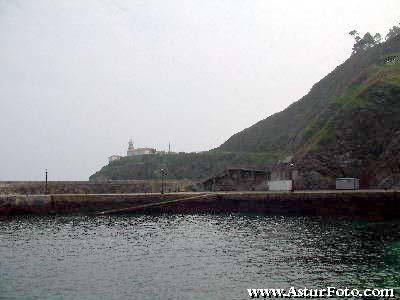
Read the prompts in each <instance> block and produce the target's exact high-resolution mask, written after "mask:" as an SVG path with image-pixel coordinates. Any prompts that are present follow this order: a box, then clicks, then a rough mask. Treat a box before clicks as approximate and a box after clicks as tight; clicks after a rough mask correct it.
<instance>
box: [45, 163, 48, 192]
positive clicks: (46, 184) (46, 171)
mask: <svg viewBox="0 0 400 300" xmlns="http://www.w3.org/2000/svg"><path fill="white" fill-rule="evenodd" d="M47 173H48V172H47V169H46V170H45V177H46V183H45V186H44V194H45V195H47Z"/></svg>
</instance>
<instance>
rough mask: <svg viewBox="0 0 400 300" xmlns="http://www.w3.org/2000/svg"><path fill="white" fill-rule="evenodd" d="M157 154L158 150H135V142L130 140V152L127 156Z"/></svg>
mask: <svg viewBox="0 0 400 300" xmlns="http://www.w3.org/2000/svg"><path fill="white" fill-rule="evenodd" d="M156 152H157V150H156V149H154V148H135V147H134V146H133V141H132V140H129V144H128V151H127V152H126V156H136V155H147V154H155V153H156Z"/></svg>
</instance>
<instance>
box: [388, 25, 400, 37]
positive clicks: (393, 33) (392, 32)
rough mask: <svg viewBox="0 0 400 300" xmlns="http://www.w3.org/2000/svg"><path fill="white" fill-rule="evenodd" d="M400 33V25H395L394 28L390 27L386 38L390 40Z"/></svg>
mask: <svg viewBox="0 0 400 300" xmlns="http://www.w3.org/2000/svg"><path fill="white" fill-rule="evenodd" d="M398 35H400V27H399V26H393V27H392V28H390V29H389V32H388V34H387V35H386V40H390V39H392V38H394V37H396V36H398Z"/></svg>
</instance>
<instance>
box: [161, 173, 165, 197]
mask: <svg viewBox="0 0 400 300" xmlns="http://www.w3.org/2000/svg"><path fill="white" fill-rule="evenodd" d="M164 171H165V170H164V169H161V194H164Z"/></svg>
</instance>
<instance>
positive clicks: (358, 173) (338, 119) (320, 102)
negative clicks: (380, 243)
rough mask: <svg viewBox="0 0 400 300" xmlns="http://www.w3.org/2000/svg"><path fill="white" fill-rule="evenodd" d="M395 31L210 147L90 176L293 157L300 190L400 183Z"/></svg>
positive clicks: (173, 172) (366, 41)
mask: <svg viewBox="0 0 400 300" xmlns="http://www.w3.org/2000/svg"><path fill="white" fill-rule="evenodd" d="M394 28H395V27H394ZM396 28H397V27H396ZM352 33H353V34H354V32H352ZM392 33H393V34H392V36H391V37H390V38H389V39H388V40H387V41H386V42H384V43H380V42H376V41H375V40H373V38H372V36H371V35H368V34H367V35H365V36H364V38H363V39H356V40H357V42H356V44H355V46H354V51H355V52H354V53H353V54H352V55H351V57H350V58H349V59H348V60H346V61H345V62H344V63H343V64H342V65H340V66H338V67H337V68H336V69H335V70H334V71H332V72H331V73H330V74H328V75H327V76H326V77H325V78H323V79H322V80H321V81H320V82H318V83H317V84H315V85H314V86H313V87H312V89H311V90H310V92H309V93H308V94H307V95H306V96H304V97H303V98H301V99H300V100H299V101H297V102H295V103H293V104H292V105H290V106H289V107H288V108H287V109H285V110H284V111H282V112H279V113H277V114H274V115H272V116H270V117H268V118H266V119H264V120H262V121H260V122H258V123H256V124H255V125H253V126H251V127H249V128H247V129H245V130H243V131H242V132H239V133H237V134H235V135H233V136H232V137H231V138H230V139H228V140H227V141H226V142H225V143H223V144H222V145H221V146H220V147H219V148H217V149H215V150H212V151H208V152H202V153H179V154H170V155H148V156H139V157H134V158H124V159H122V160H120V161H117V162H113V163H112V164H110V165H107V166H105V167H104V168H102V169H101V170H100V171H99V172H97V173H96V174H94V175H92V176H91V179H99V178H107V179H149V178H158V177H159V176H160V173H159V172H160V169H161V168H164V169H167V172H168V177H169V178H175V179H182V178H186V179H201V178H206V177H208V176H210V175H212V174H214V173H217V172H219V171H220V170H222V169H224V168H226V167H239V166H241V167H244V166H246V167H257V168H262V167H263V166H265V165H266V164H267V163H271V162H278V161H282V160H286V159H287V158H288V157H291V158H292V159H293V162H294V163H295V164H296V166H297V168H298V169H299V171H300V174H301V180H303V183H304V187H305V188H314V187H315V188H327V187H331V184H332V180H333V179H334V178H335V177H338V176H352V177H353V176H354V177H359V178H361V183H362V185H364V186H393V185H400V163H399V161H400V156H399V152H400V63H399V60H397V61H394V62H392V63H388V58H390V57H400V28H398V29H396V31H393V32H392ZM371 40H372V42H371ZM310 68H312V66H310ZM266 101H267V98H266ZM328 182H329V184H327V183H328Z"/></svg>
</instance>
